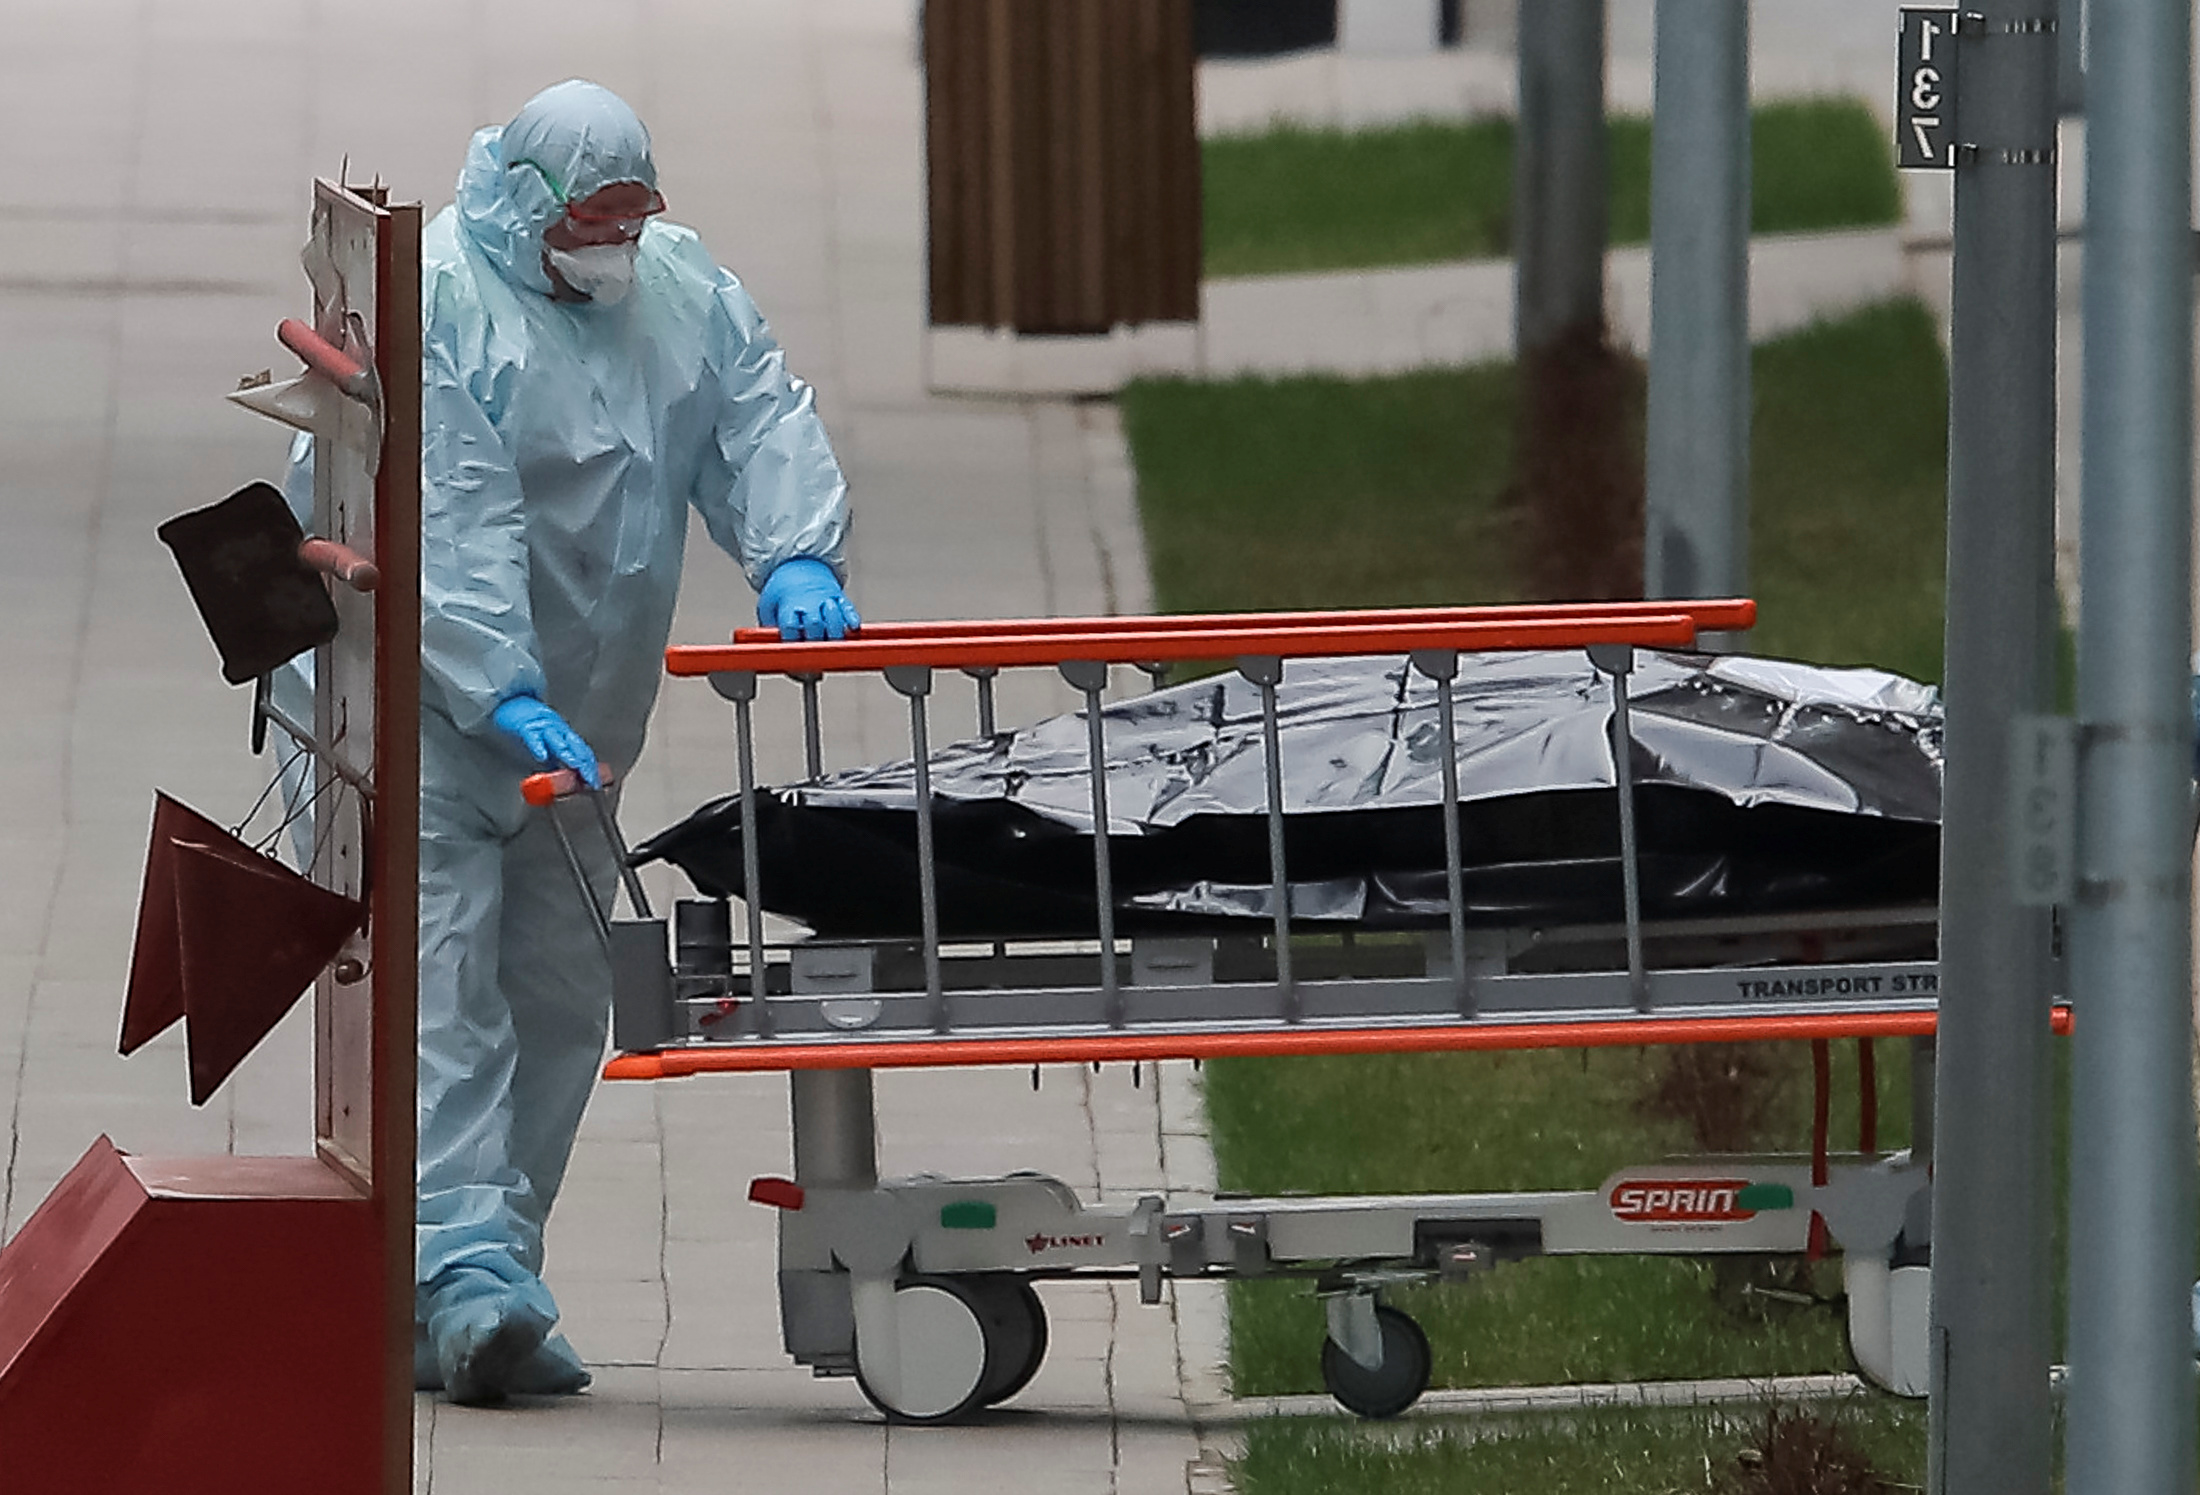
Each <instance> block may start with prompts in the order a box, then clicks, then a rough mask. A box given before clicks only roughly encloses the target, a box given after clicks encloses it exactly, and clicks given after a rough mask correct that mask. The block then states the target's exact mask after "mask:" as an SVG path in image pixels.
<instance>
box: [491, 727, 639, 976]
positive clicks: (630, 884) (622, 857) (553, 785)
mask: <svg viewBox="0 0 2200 1495" xmlns="http://www.w3.org/2000/svg"><path fill="white" fill-rule="evenodd" d="M597 773H598V776H599V777H600V778H602V780H603V788H602V789H598V788H591V787H590V786H589V784H588V782H587V781H586V780H585V779H583V778H582V777H581V776H580V775H579V774H577V773H575V772H574V771H573V770H572V769H570V768H556V769H552V770H551V771H550V772H548V773H531V774H529V775H528V776H527V777H526V778H524V779H522V780H520V784H519V795H520V798H521V799H523V800H525V801H526V802H527V803H528V804H530V805H534V806H535V807H537V808H538V809H545V808H549V807H551V806H554V805H556V804H557V803H558V802H559V801H561V800H566V799H571V798H573V797H574V796H575V795H586V796H587V798H588V802H589V803H590V804H591V805H593V806H594V807H595V810H596V824H597V825H598V826H599V827H601V829H602V830H603V838H604V840H605V842H606V843H608V844H609V845H610V847H611V854H612V856H613V857H614V858H615V859H616V861H617V863H618V868H619V880H620V881H621V882H622V883H624V884H625V886H626V897H627V902H628V903H630V904H631V905H633V908H634V914H635V917H636V918H641V919H648V918H653V917H655V916H654V915H653V914H651V912H650V910H649V892H648V890H647V889H645V888H644V887H643V886H642V878H641V874H640V873H638V872H636V871H635V870H634V867H633V864H632V861H631V859H630V858H629V857H628V856H627V850H626V838H625V837H624V836H622V835H620V834H619V822H618V820H617V818H616V817H615V816H613V815H612V813H611V801H610V800H608V799H606V798H604V795H603V790H604V789H608V788H610V787H611V784H612V772H611V769H610V767H609V765H603V766H601V767H599V768H598V770H597ZM550 824H551V828H552V829H553V830H555V831H556V832H557V833H558V842H559V844H560V845H561V846H563V847H564V848H565V860H566V862H567V864H568V865H569V866H571V868H572V869H573V880H574V881H575V882H576V883H578V884H579V885H580V890H581V896H582V897H583V898H585V899H587V900H588V909H589V912H590V913H591V914H593V915H594V916H595V921H596V926H597V929H598V932H599V933H601V934H602V936H603V939H604V946H605V948H606V949H608V948H610V943H611V917H610V912H609V910H606V909H602V908H598V907H597V906H596V891H595V889H594V888H592V887H590V886H589V883H588V878H587V875H586V874H585V873H584V872H583V871H582V868H581V860H580V857H579V855H578V854H577V853H575V852H574V850H573V848H572V845H571V844H570V843H569V842H567V840H566V836H565V822H564V821H562V820H559V819H558V818H557V815H556V813H555V812H554V811H553V813H552V815H551V817H550Z"/></svg>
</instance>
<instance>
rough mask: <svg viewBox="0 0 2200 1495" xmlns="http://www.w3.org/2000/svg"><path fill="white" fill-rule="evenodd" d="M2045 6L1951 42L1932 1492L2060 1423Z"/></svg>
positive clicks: (2018, 11)
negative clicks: (2055, 1293)
mask: <svg viewBox="0 0 2200 1495" xmlns="http://www.w3.org/2000/svg"><path fill="white" fill-rule="evenodd" d="M2054 13H2055V0H1979V3H1978V5H1977V9H1976V11H1972V10H1970V9H1969V8H1968V7H1966V10H1965V19H1964V21H1963V22H1962V25H1961V30H1960V32H1959V40H1958V48H1959V56H1960V64H1959V66H1960V71H1959V78H1960V84H1959V87H1960V102H1959V104H1958V105H1957V110H1956V130H1957V135H1956V140H1957V147H1956V163H1957V164H1956V166H1955V271H1954V288H1953V311H1952V319H1951V337H1950V355H1949V396H1948V448H1949V450H1948V623H1947V662H1946V668H1945V674H1944V682H1945V685H1946V690H1947V701H1948V710H1947V727H1946V737H1945V745H1946V754H1947V758H1946V762H1947V774H1946V788H1945V791H1944V796H1943V800H1942V811H1941V827H1942V829H1941V873H1940V897H1941V920H1940V1028H1939V1053H1938V1063H1937V1066H1936V1068H1937V1096H1936V1102H1935V1107H1934V1124H1935V1127H1936V1130H1937V1136H1936V1137H1935V1139H1934V1174H1933V1178H1934V1183H1933V1188H1934V1199H1933V1263H1932V1264H1933V1294H1932V1301H1933V1307H1932V1314H1933V1322H1932V1372H1931V1375H1932V1413H1931V1416H1932V1435H1931V1439H1930V1442H1929V1452H1928V1456H1927V1458H1928V1474H1927V1479H1928V1484H1929V1486H1930V1488H1931V1489H1932V1490H1933V1491H1934V1492H1935V1495H2045V1491H2046V1490H2047V1488H2048V1480H2049V1464H2050V1453H2051V1449H2050V1440H2051V1429H2052V1427H2053V1420H2054V1419H2053V1409H2052V1407H2051V1405H2050V1402H2049V1395H2048V1376H2047V1367H2048V1360H2049V1355H2050V1348H2051V1343H2052V1338H2051V1335H2050V1333H2049V1324H2048V1314H2049V1294H2048V1260H2047V1240H2048V1228H2047V1227H2048V1208H2049V1205H2048V1167H2047V1163H2048V1099H2049V1086H2048V1071H2047V1057H2048V1055H2047V1043H2048V1039H2049V1033H2048V1002H2049V997H2050V993H2049V991H2048V965H2049V928H2048V920H2047V915H2046V911H2045V910H2043V909H2039V908H2030V907H2024V906H2020V905H2019V904H2018V902H2017V896H2018V890H2017V888H2016V886H2015V880H2014V878H2013V877H2012V875H2011V866H2010V863H2011V857H2010V851H2009V838H2008V834H2007V831H2008V815H2007V806H2008V803H2009V794H2010V777H2011V772H2012V753H2011V742H2012V732H2013V730H2014V729H2013V719H2014V718H2015V717H2016V716H2017V715H2019V714H2022V713H2027V712H2035V711H2040V710H2043V709H2045V708H2046V706H2047V704H2048V702H2049V700H2050V690H2051V683H2052V667H2053V657H2054V656H2053V650H2052V647H2051V644H2052V640H2053V637H2054V628H2055V594H2054V582H2053V562H2054V543H2053V542H2054V491H2055V490H2054V483H2055V164H2054V163H2055V68H2056V53H2055V35H2054ZM2185 1415H2186V1416H2187V1417H2188V1418H2189V1416H2190V1409H2189V1408H2188V1409H2187V1411H2186V1413H2185Z"/></svg>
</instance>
